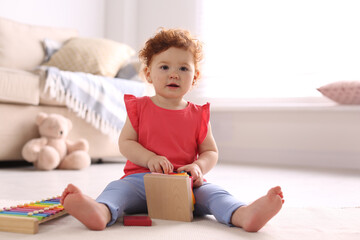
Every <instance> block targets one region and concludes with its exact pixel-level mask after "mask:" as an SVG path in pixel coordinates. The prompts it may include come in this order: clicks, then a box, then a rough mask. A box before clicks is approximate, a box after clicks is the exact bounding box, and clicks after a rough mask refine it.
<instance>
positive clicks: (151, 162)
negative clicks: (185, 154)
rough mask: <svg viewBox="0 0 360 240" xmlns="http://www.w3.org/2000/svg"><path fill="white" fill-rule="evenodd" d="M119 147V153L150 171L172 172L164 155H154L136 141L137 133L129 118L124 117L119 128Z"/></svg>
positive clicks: (171, 167)
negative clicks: (123, 123)
mask: <svg viewBox="0 0 360 240" xmlns="http://www.w3.org/2000/svg"><path fill="white" fill-rule="evenodd" d="M119 149H120V152H121V154H122V155H124V157H126V158H127V159H129V160H130V161H131V162H132V163H135V164H136V165H139V166H141V167H146V168H149V170H150V171H151V172H158V173H171V172H173V169H174V166H173V165H172V164H171V163H170V161H169V160H168V159H167V158H166V157H163V156H159V155H156V154H155V153H154V152H151V151H149V150H147V149H146V148H144V147H143V146H142V145H141V144H140V143H139V142H138V135H137V133H136V131H135V129H134V128H133V126H132V125H131V122H130V120H129V118H126V121H125V125H124V127H123V129H122V130H121V134H120V137H119Z"/></svg>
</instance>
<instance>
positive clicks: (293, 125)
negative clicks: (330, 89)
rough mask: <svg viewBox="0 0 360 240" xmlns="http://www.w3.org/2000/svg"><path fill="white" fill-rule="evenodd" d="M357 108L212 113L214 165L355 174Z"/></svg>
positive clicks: (359, 134) (359, 146)
mask: <svg viewBox="0 0 360 240" xmlns="http://www.w3.org/2000/svg"><path fill="white" fill-rule="evenodd" d="M359 122H360V107H359V106H347V107H345V106H336V105H334V106H329V107H309V106H307V107H300V108H298V107H243V108H237V109H233V110H216V111H212V114H211V124H212V128H213V133H214V137H215V139H216V142H217V144H218V147H219V153H220V154H219V155H220V158H219V161H220V162H242V163H262V164H279V165H288V166H303V167H304V166H307V167H309V166H310V167H325V168H346V169H357V170H360V124H359Z"/></svg>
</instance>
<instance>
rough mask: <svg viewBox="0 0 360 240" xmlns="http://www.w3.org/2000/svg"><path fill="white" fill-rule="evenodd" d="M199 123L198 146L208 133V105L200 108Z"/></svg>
mask: <svg viewBox="0 0 360 240" xmlns="http://www.w3.org/2000/svg"><path fill="white" fill-rule="evenodd" d="M201 109H202V111H201V123H200V132H199V138H198V145H200V144H201V143H202V142H203V141H204V139H205V137H206V135H207V132H208V126H209V120H210V103H206V104H205V105H202V106H201Z"/></svg>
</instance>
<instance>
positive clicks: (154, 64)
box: [145, 47, 199, 99]
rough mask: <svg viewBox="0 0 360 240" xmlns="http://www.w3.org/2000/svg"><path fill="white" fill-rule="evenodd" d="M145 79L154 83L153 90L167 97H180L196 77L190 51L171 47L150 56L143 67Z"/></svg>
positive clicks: (196, 73)
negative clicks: (147, 64) (147, 63)
mask: <svg viewBox="0 0 360 240" xmlns="http://www.w3.org/2000/svg"><path fill="white" fill-rule="evenodd" d="M145 75H146V79H147V80H148V81H149V82H150V83H152V84H153V85H154V88H155V92H156V94H157V95H160V96H162V97H164V98H167V99H170V98H171V99H174V98H179V99H180V98H182V97H183V96H184V95H185V94H186V93H187V92H188V91H189V90H190V88H191V86H192V83H193V80H194V79H196V78H197V77H198V75H199V74H198V72H195V65H194V58H193V55H192V54H191V52H190V51H187V50H183V49H180V48H175V47H171V48H169V49H168V50H166V51H164V52H161V53H159V54H156V55H154V56H153V57H152V60H151V64H150V66H149V67H147V68H145Z"/></svg>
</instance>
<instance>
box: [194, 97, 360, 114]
mask: <svg viewBox="0 0 360 240" xmlns="http://www.w3.org/2000/svg"><path fill="white" fill-rule="evenodd" d="M192 101H193V102H196V103H198V104H201V103H199V102H202V103H204V99H192ZM205 101H206V102H210V105H211V111H350V112H352V111H354V112H358V111H360V105H340V104H337V103H335V102H333V101H331V100H329V99H326V98H324V97H309V98H286V99H285V98H254V99H243V98H237V99H230V98H229V99H225V98H221V99H217V98H208V99H206V100H205Z"/></svg>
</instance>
